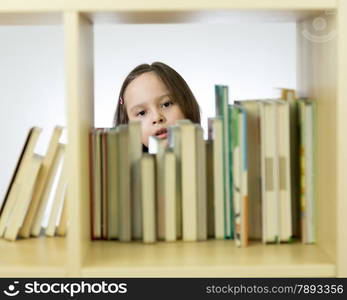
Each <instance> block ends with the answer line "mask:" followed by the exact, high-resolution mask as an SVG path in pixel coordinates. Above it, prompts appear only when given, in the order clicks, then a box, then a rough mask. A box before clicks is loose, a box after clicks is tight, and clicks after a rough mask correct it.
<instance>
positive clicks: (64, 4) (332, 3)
mask: <svg viewBox="0 0 347 300" xmlns="http://www.w3.org/2000/svg"><path fill="white" fill-rule="evenodd" d="M3 2H4V3H2V4H1V7H0V12H1V11H3V12H13V11H26V12H35V11H36V12H37V11H40V12H41V11H42V12H45V11H58V10H69V11H71V10H81V11H110V10H114V11H160V10H166V11H175V10H180V11H182V10H197V9H206V10H214V9H222V10H224V9H280V10H284V9H323V10H324V9H334V8H336V7H337V1H336V0H256V1H255V0H233V1H230V0H214V1H206V0H179V1H163V0H147V1H143V0H132V1H110V0H97V1H85V0H70V1H63V0H50V1H42V0H11V1H3Z"/></svg>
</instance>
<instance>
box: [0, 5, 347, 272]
mask: <svg viewBox="0 0 347 300" xmlns="http://www.w3.org/2000/svg"><path fill="white" fill-rule="evenodd" d="M327 12H328V14H327ZM320 15H323V16H325V17H326V19H327V20H328V23H329V24H330V25H331V26H333V29H334V30H336V33H337V34H336V36H335V37H334V38H332V39H331V40H329V41H326V42H324V43H320V42H312V41H309V40H308V39H306V38H304V36H303V34H302V33H303V30H305V29H308V28H309V26H310V24H312V21H313V20H314V18H316V17H317V16H320ZM216 18H217V19H218V20H222V21H223V22H225V26H229V25H228V22H229V21H234V20H238V21H243V20H244V21H249V20H251V21H255V22H272V23H273V24H274V26H276V22H288V21H292V22H297V33H298V35H297V37H298V39H297V49H298V52H297V53H298V55H297V59H298V64H297V74H298V90H299V94H300V93H303V94H304V95H306V96H310V97H312V98H314V99H316V100H317V102H318V105H317V107H318V116H317V123H318V124H317V126H318V137H317V185H316V191H315V192H316V194H317V197H318V200H317V201H318V203H317V207H318V215H317V219H318V220H317V232H318V238H317V244H316V245H311V246H308V245H302V244H301V243H293V244H288V245H262V244H260V243H251V245H250V246H249V247H248V248H246V249H238V248H236V247H235V246H234V244H233V243H232V242H230V241H207V242H201V243H183V242H176V243H158V244H155V245H143V244H140V243H118V242H101V241H98V242H92V241H90V238H89V237H90V234H89V229H90V213H89V181H88V152H87V149H88V129H89V127H90V126H92V124H93V115H94V114H93V110H94V107H93V106H94V105H93V97H94V96H93V95H94V92H93V85H94V84H93V24H95V23H165V22H171V23H172V22H176V23H185V22H203V23H213V22H214V20H216ZM55 23H58V24H62V26H64V43H65V77H66V78H65V82H66V95H67V98H66V104H67V111H68V116H67V120H68V126H67V127H68V140H69V144H68V149H67V159H68V161H69V163H68V165H69V166H70V172H69V173H70V177H71V178H73V180H72V181H71V183H70V186H69V190H68V202H69V220H70V224H69V234H68V236H67V238H52V239H50V238H45V239H29V240H26V241H24V240H23V241H18V242H15V243H9V242H7V241H0V251H1V258H0V276H2V277H9V276H33V277H35V276H58V277H59V276H70V277H79V276H97V277H103V276H115V277H128V276H129V277H136V276H146V277H151V276H169V277H190V276H194V277H200V276H206V277H209V276H216V277H221V276H226V277H247V276H260V277H269V276H271V277H288V276H297V277H299V276H300V277H302V276H308V277H336V276H340V277H346V276H347V231H346V230H344V229H345V228H347V218H346V217H345V215H346V212H347V196H346V195H347V184H346V182H345V178H347V173H346V170H347V154H346V153H347V135H346V128H347V118H346V115H347V85H346V84H345V82H344V81H345V79H346V78H347V1H345V0H216V1H204V0H186V1H171V2H167V1H160V0H149V1H141V0H134V1H128V2H124V1H108V0H97V1H82V0H71V1H60V0H52V1H43V0H26V1H24V0H12V1H6V2H4V3H2V4H1V6H0V24H1V25H7V24H21V25H23V24H55ZM250 38H251V37H250ZM283 71H284V72H285V70H283Z"/></svg>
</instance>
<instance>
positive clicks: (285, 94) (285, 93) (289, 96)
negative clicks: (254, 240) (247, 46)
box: [281, 89, 300, 237]
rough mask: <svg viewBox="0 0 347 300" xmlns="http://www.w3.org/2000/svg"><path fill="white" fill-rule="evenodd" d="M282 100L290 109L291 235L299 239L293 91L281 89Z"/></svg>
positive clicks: (296, 114) (296, 119)
mask: <svg viewBox="0 0 347 300" xmlns="http://www.w3.org/2000/svg"><path fill="white" fill-rule="evenodd" d="M281 98H282V99H283V100H285V101H287V102H288V103H289V109H290V164H291V165H290V173H291V175H290V176H291V178H290V181H291V195H292V225H293V226H292V233H293V236H294V237H300V120H299V106H298V100H297V97H296V92H295V90H290V89H282V97H281Z"/></svg>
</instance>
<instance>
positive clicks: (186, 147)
mask: <svg viewBox="0 0 347 300" xmlns="http://www.w3.org/2000/svg"><path fill="white" fill-rule="evenodd" d="M178 124H179V125H180V127H181V141H182V144H181V145H182V148H181V149H182V217H183V218H182V221H183V240H184V241H197V239H198V228H197V226H198V224H197V214H198V212H197V201H198V199H197V197H198V191H197V184H198V181H197V172H196V170H197V166H196V139H195V124H193V123H192V122H187V120H183V121H178Z"/></svg>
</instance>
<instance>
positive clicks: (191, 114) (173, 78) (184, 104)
mask: <svg viewBox="0 0 347 300" xmlns="http://www.w3.org/2000/svg"><path fill="white" fill-rule="evenodd" d="M146 72H155V74H156V75H157V76H158V77H159V78H160V79H161V80H162V81H163V83H164V84H165V85H166V87H167V88H168V90H169V92H170V94H171V95H172V97H173V99H174V100H175V101H177V103H178V105H179V106H180V108H181V110H182V113H183V114H184V116H185V117H186V118H187V119H189V120H191V121H192V122H193V123H199V124H200V109H199V104H198V102H197V101H196V99H195V97H194V95H193V93H192V91H191V90H190V88H189V86H188V84H187V83H186V82H185V80H184V79H183V78H182V77H181V75H180V74H178V73H177V72H176V71H175V70H174V69H172V68H171V67H169V66H168V65H166V64H164V63H161V62H154V63H152V64H151V65H149V64H141V65H139V66H137V67H136V68H135V69H133V70H132V71H131V72H130V73H129V75H128V76H127V77H126V78H125V80H124V82H123V85H122V87H121V89H120V92H119V97H118V102H117V108H116V113H115V115H114V119H113V125H114V127H116V126H117V125H119V124H126V123H128V121H129V118H128V114H127V111H126V107H125V105H124V92H125V89H126V88H127V86H128V85H129V83H130V82H131V81H133V80H134V79H135V78H136V77H138V76H140V75H141V74H143V73H146ZM120 102H122V104H121V103H120Z"/></svg>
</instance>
